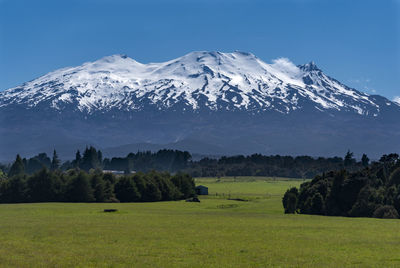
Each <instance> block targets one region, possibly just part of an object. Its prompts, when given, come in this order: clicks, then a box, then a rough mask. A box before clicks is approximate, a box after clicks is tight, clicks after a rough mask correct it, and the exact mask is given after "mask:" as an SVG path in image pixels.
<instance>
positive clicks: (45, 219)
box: [0, 177, 400, 267]
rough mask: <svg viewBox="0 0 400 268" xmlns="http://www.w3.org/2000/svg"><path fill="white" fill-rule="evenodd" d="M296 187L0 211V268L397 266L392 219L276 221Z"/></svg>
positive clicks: (251, 184)
mask: <svg viewBox="0 0 400 268" xmlns="http://www.w3.org/2000/svg"><path fill="white" fill-rule="evenodd" d="M301 182H302V181H301V180H289V179H282V178H249V177H237V178H219V179H218V178H198V179H196V184H197V185H200V184H201V185H205V186H208V187H209V192H210V195H209V196H200V200H201V203H189V202H185V201H172V202H158V203H125V204H124V203H103V204H94V203H93V204H91V203H81V204H76V203H75V204H71V203H41V204H40V203H38V204H10V205H8V204H2V205H0V266H1V267H343V266H350V267H399V266H400V254H399V252H400V221H399V220H381V219H365V218H363V219H361V218H341V217H323V216H308V215H285V214H283V208H282V204H281V199H282V195H283V193H284V192H285V190H286V189H287V188H289V187H290V186H299V185H300V183H301ZM228 199H243V200H246V201H235V200H228ZM111 208H116V209H118V212H115V213H104V212H103V210H104V209H111Z"/></svg>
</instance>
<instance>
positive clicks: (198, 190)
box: [196, 185, 208, 195]
mask: <svg viewBox="0 0 400 268" xmlns="http://www.w3.org/2000/svg"><path fill="white" fill-rule="evenodd" d="M196 194H197V195H208V187H206V186H203V185H199V186H196Z"/></svg>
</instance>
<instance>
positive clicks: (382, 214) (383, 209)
mask: <svg viewBox="0 0 400 268" xmlns="http://www.w3.org/2000/svg"><path fill="white" fill-rule="evenodd" d="M373 217H374V218H381V219H398V218H399V213H398V212H397V210H396V209H395V208H394V207H393V206H388V205H386V206H380V207H378V208H377V209H376V210H375V212H374V214H373Z"/></svg>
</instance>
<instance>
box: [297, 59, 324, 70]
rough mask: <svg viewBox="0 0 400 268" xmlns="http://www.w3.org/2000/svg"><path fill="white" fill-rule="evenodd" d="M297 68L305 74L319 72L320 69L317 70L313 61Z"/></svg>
mask: <svg viewBox="0 0 400 268" xmlns="http://www.w3.org/2000/svg"><path fill="white" fill-rule="evenodd" d="M298 67H299V68H300V69H301V70H303V71H305V72H312V71H321V69H319V68H318V66H317V65H316V64H315V62H314V61H310V62H309V63H306V64H303V65H299V66H298Z"/></svg>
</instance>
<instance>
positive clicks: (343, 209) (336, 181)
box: [282, 154, 400, 219]
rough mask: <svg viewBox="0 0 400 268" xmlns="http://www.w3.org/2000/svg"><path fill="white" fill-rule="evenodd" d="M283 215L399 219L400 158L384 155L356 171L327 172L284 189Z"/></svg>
mask: <svg viewBox="0 0 400 268" xmlns="http://www.w3.org/2000/svg"><path fill="white" fill-rule="evenodd" d="M282 203H283V206H284V209H285V213H300V214H314V215H328V216H345V217H374V218H394V219H397V218H399V214H400V159H399V155H398V154H390V155H384V156H382V157H381V159H380V160H379V161H378V162H373V163H372V164H370V165H369V166H367V167H365V168H364V169H362V170H358V171H353V172H350V171H347V170H339V171H331V172H326V173H323V174H321V175H317V176H315V178H314V179H313V180H312V181H308V182H305V183H303V184H301V186H300V189H297V188H291V189H288V190H287V191H286V193H285V195H284V197H283V199H282Z"/></svg>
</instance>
